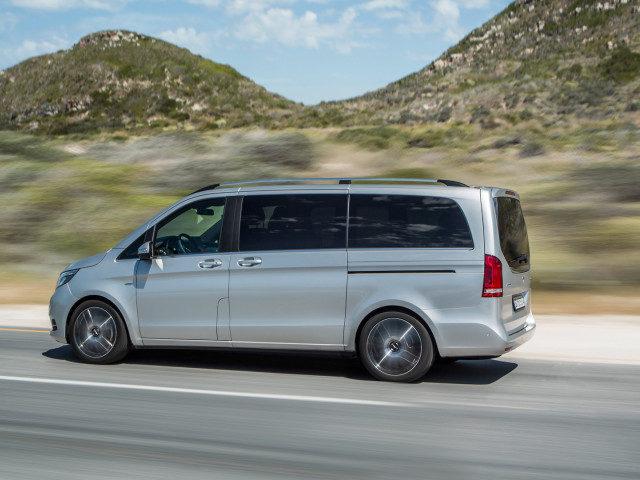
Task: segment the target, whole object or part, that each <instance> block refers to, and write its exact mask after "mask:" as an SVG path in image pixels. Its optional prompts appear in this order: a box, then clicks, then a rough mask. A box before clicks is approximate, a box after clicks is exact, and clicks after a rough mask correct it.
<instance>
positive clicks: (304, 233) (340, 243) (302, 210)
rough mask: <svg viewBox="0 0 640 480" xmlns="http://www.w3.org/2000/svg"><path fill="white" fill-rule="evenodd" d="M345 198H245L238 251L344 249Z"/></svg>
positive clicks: (316, 196) (292, 196)
mask: <svg viewBox="0 0 640 480" xmlns="http://www.w3.org/2000/svg"><path fill="white" fill-rule="evenodd" d="M346 216H347V197H346V195H318V194H315V195H314V194H307V195H256V196H247V197H244V199H243V201H242V214H241V219H240V250H241V251H248V250H302V249H304V250H308V249H314V250H315V249H323V248H345V221H346Z"/></svg>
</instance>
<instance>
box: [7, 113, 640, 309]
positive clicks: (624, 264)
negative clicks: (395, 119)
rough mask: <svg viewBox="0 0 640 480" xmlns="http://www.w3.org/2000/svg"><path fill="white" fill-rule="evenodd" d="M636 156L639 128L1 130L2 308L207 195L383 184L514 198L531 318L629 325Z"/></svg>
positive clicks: (637, 201) (637, 254)
mask: <svg viewBox="0 0 640 480" xmlns="http://www.w3.org/2000/svg"><path fill="white" fill-rule="evenodd" d="M639 145H640V127H638V125H637V124H635V123H631V122H615V121H610V122H602V121H600V122H598V123H595V122H594V123H593V124H590V123H589V122H582V123H580V124H576V125H565V126H561V127H555V128H553V130H552V134H551V135H550V134H549V129H548V128H544V129H543V128H542V127H540V126H538V125H536V124H535V123H532V122H525V123H523V124H519V125H516V126H511V125H510V126H508V128H507V127H503V126H500V125H498V126H494V127H492V128H490V129H487V128H486V127H484V126H481V125H478V124H460V123H458V124H448V125H441V124H438V125H435V126H433V125H430V126H377V127H376V126H373V127H362V128H345V129H339V128H307V129H287V130H279V131H278V130H277V131H268V130H263V129H260V128H246V129H232V130H228V131H215V132H196V131H186V130H184V129H183V130H180V129H175V130H173V131H167V132H163V133H155V134H148V135H139V136H128V135H127V134H126V133H124V132H116V133H112V134H106V135H104V134H103V135H85V136H82V135H75V136H74V135H72V136H64V137H53V138H51V137H49V138H47V137H42V136H34V135H31V134H25V133H18V132H8V131H2V132H0V204H1V205H2V208H1V209H0V225H1V227H0V241H1V242H2V249H0V301H1V302H2V303H45V302H47V301H48V297H49V296H50V294H51V292H52V291H53V287H54V285H55V280H56V278H57V275H58V273H59V272H60V271H61V269H62V268H64V267H65V266H66V265H68V264H69V263H71V262H73V261H75V260H78V259H80V258H83V257H85V256H88V255H92V254H96V253H99V252H102V251H105V250H107V249H109V248H110V247H111V246H113V245H114V244H115V243H117V242H118V241H119V240H120V239H121V238H123V237H124V236H125V235H126V234H128V233H129V232H130V231H132V230H133V229H134V228H136V227H137V226H138V225H139V224H141V223H142V222H144V221H145V220H147V219H148V218H149V217H151V216H152V215H154V214H155V213H157V212H158V211H160V210H161V209H163V208H164V207H166V206H168V205H170V204H171V203H172V202H174V201H176V200H178V199H179V198H180V197H182V196H184V195H186V194H188V193H190V192H192V191H193V190H196V189H198V188H200V187H202V186H204V185H207V184H210V183H216V182H223V181H232V180H243V179H252V178H253V179H257V178H282V177H292V176H293V177H313V176H344V177H348V176H391V177H416V178H418V177H422V178H449V179H455V180H459V181H462V182H465V183H467V184H469V185H490V186H501V187H507V188H512V189H515V190H517V191H518V192H519V193H520V195H521V197H522V204H523V208H524V211H525V215H526V219H527V225H528V229H529V236H530V242H531V251H532V259H533V281H534V292H535V293H534V311H536V307H539V308H541V309H542V310H543V311H545V313H549V312H548V311H547V310H548V309H551V310H561V311H563V312H566V313H571V312H573V313H581V312H584V313H595V312H594V308H596V309H597V308H600V309H604V310H606V311H611V309H612V308H613V309H615V311H616V312H618V313H635V312H637V308H638V306H640V305H639V303H640V299H638V298H637V294H634V292H637V288H638V286H639V284H640V250H639V249H638V247H637V245H638V243H637V242H638V238H639V237H640V187H639V185H640V166H639V165H638V160H639V158H640V157H639V152H640V150H639ZM576 292H579V293H580V294H579V295H575V293H576ZM536 299H537V300H538V301H539V303H538V304H536Z"/></svg>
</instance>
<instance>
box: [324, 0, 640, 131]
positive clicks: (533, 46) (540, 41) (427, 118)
mask: <svg viewBox="0 0 640 480" xmlns="http://www.w3.org/2000/svg"><path fill="white" fill-rule="evenodd" d="M317 108H318V109H319V112H320V113H321V114H324V115H325V116H334V115H335V114H336V112H337V111H339V112H340V114H341V116H342V121H343V122H346V123H347V124H365V123H398V124H413V123H432V122H456V121H461V122H465V123H468V122H471V123H476V122H477V123H480V124H481V125H483V126H485V127H492V126H497V125H499V124H513V123H517V122H520V121H523V120H528V119H530V118H532V117H538V118H540V119H541V120H542V122H543V123H546V124H549V123H553V122H557V121H562V120H563V119H566V118H568V117H571V116H573V117H578V118H584V117H589V118H596V119H597V118H600V119H603V118H611V117H618V118H620V117H626V116H628V117H631V118H636V119H637V118H638V111H640V1H639V0H608V1H605V0H516V1H515V2H514V3H512V4H511V5H509V7H507V8H506V9H505V10H504V11H503V12H501V13H500V14H498V15H497V16H495V17H494V18H493V19H491V20H490V21H489V22H487V23H486V24H484V25H483V26H482V27H480V28H478V29H476V30H474V31H472V32H471V33H470V34H469V35H467V36H466V37H465V38H464V39H463V40H462V41H460V43H458V44H457V45H455V46H454V47H452V48H450V49H449V50H448V51H447V52H445V53H444V54H443V55H442V56H441V57H440V58H438V59H437V60H436V61H434V62H433V63H431V64H430V65H428V66H427V67H425V68H424V69H422V70H420V71H419V72H416V73H414V74H411V75H409V76H407V77H405V78H403V79H401V80H399V81H397V82H395V83H392V84H390V85H388V86H387V87H385V88H382V89H380V90H377V91H374V92H370V93H367V94H365V95H363V96H361V97H357V98H354V99H351V100H347V101H344V102H333V103H327V104H321V105H319V106H318V107H317Z"/></svg>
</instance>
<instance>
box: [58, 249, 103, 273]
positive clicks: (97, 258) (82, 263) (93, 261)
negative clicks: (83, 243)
mask: <svg viewBox="0 0 640 480" xmlns="http://www.w3.org/2000/svg"><path fill="white" fill-rule="evenodd" d="M106 254H107V252H104V253H99V254H98V255H93V256H92V257H87V258H83V259H82V260H78V261H77V262H74V263H72V264H71V265H69V266H68V267H67V268H65V270H73V269H75V268H87V267H93V266H94V265H97V264H99V263H100V262H101V261H102V259H103V258H104V257H105V255H106Z"/></svg>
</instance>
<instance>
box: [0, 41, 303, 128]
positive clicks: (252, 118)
mask: <svg viewBox="0 0 640 480" xmlns="http://www.w3.org/2000/svg"><path fill="white" fill-rule="evenodd" d="M300 108H301V107H300V106H299V105H297V104H295V103H293V102H291V101H289V100H287V99H285V98H283V97H281V96H278V95H275V94H273V93H270V92H268V91H267V90H265V89H264V88H262V87H260V86H259V85H256V84H255V83H254V82H252V81H251V80H249V79H248V78H246V77H244V76H242V75H241V74H240V73H238V72H237V71H236V70H234V69H233V68H231V67H230V66H228V65H221V64H218V63H215V62H212V61H210V60H207V59H204V58H202V57H200V56H197V55H193V54H191V53H190V52H189V51H188V50H186V49H182V48H179V47H176V46H175V45H172V44H169V43H167V42H164V41H162V40H159V39H156V38H151V37H147V36H145V35H140V34H137V33H133V32H126V31H105V32H98V33H94V34H91V35H88V36H86V37H84V38H82V39H81V40H80V41H79V42H78V43H77V44H76V45H74V46H73V47H72V48H70V49H69V50H64V51H59V52H57V53H53V54H50V55H43V56H40V57H34V58H30V59H28V60H26V61H24V62H22V63H20V64H18V65H16V66H14V67H12V68H9V69H7V70H4V71H1V72H0V129H21V130H31V131H35V132H40V133H48V134H65V133H82V132H94V131H99V130H107V131H114V130H119V129H126V130H135V129H148V128H153V127H164V126H170V125H176V124H181V123H182V124H183V123H189V124H191V125H193V126H195V127H200V128H207V129H211V128H220V127H238V126H244V125H254V124H255V125H266V126H278V125H280V124H281V123H283V122H285V121H286V119H287V118H288V116H289V115H290V114H291V113H292V112H294V111H296V110H299V109H300Z"/></svg>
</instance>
